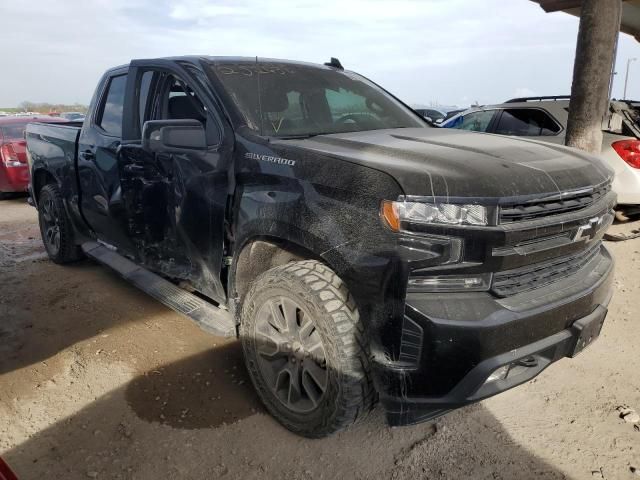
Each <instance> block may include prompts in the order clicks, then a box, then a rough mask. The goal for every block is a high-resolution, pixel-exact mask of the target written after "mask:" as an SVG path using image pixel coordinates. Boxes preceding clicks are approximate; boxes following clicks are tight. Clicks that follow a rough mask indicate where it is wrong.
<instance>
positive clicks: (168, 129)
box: [142, 120, 207, 153]
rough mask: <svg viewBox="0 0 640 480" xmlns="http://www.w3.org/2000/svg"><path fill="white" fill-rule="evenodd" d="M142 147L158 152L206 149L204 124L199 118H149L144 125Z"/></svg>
mask: <svg viewBox="0 0 640 480" xmlns="http://www.w3.org/2000/svg"><path fill="white" fill-rule="evenodd" d="M142 148H143V149H145V150H147V151H150V152H156V153H159V152H176V153H180V152H182V153H184V152H188V151H202V150H206V148H207V137H206V134H205V131H204V125H202V123H201V122H199V121H198V120H149V121H148V122H144V125H143V127H142Z"/></svg>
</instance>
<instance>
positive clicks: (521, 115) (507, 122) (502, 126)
mask: <svg viewBox="0 0 640 480" xmlns="http://www.w3.org/2000/svg"><path fill="white" fill-rule="evenodd" d="M559 131H560V127H559V126H558V124H556V123H555V122H554V121H553V120H552V119H551V117H549V115H547V114H546V113H545V112H543V111H542V110H538V109H535V108H520V109H516V108H513V109H509V110H504V111H503V112H502V115H501V116H500V120H499V121H498V126H497V127H496V131H495V133H500V134H502V135H516V136H521V137H539V136H548V135H555V134H556V133H558V132H559Z"/></svg>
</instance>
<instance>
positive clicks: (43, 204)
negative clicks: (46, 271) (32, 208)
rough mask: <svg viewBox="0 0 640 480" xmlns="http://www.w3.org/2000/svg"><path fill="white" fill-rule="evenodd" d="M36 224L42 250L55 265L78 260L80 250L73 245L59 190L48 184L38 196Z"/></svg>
mask: <svg viewBox="0 0 640 480" xmlns="http://www.w3.org/2000/svg"><path fill="white" fill-rule="evenodd" d="M38 223H39V224H40V234H41V235H42V242H43V243H44V248H45V249H46V251H47V254H48V255H49V258H50V259H51V260H52V261H54V262H55V263H59V264H65V263H71V262H75V261H78V260H80V259H81V258H82V257H83V254H82V250H81V249H80V247H79V246H77V245H76V244H75V241H74V237H73V226H72V225H71V220H69V217H68V216H67V212H66V210H65V208H64V204H63V202H62V196H61V194H60V189H59V188H58V186H57V185H54V184H49V185H45V186H44V187H42V189H41V190H40V194H39V195H38Z"/></svg>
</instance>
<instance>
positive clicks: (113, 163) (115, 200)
mask: <svg viewBox="0 0 640 480" xmlns="http://www.w3.org/2000/svg"><path fill="white" fill-rule="evenodd" d="M127 80H128V71H127V69H126V68H125V69H120V70H115V71H111V72H109V73H108V74H107V75H106V76H105V78H104V79H103V81H102V82H101V85H102V88H101V89H99V91H98V92H97V93H96V96H95V98H94V99H93V100H92V108H91V112H92V114H91V115H92V116H91V118H90V121H89V123H88V124H86V127H84V128H83V129H82V133H81V135H80V139H79V145H78V177H79V181H80V205H81V210H82V214H83V215H84V218H85V220H86V221H87V223H88V224H89V226H90V227H91V229H92V230H93V231H94V232H95V233H96V235H97V237H98V239H100V240H101V241H103V242H105V243H108V244H109V245H112V246H115V247H117V248H118V249H120V250H123V251H124V252H126V253H132V251H133V247H132V244H131V242H130V239H129V236H128V234H127V230H126V212H125V210H124V205H123V203H122V190H121V188H120V174H119V170H118V162H117V152H118V149H119V147H120V144H121V140H122V125H123V122H122V121H123V118H124V116H125V115H127V114H128V109H127V107H126V105H127V103H126V101H125V93H126V89H127Z"/></svg>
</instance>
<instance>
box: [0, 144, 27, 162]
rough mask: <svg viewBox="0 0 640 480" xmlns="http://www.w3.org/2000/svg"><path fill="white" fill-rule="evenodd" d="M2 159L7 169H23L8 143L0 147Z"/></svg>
mask: <svg viewBox="0 0 640 480" xmlns="http://www.w3.org/2000/svg"><path fill="white" fill-rule="evenodd" d="M0 157H1V158H2V163H4V164H5V165H6V166H7V167H21V166H22V165H23V164H22V162H21V161H20V160H19V159H18V155H17V154H16V152H15V150H14V149H13V146H12V145H11V144H10V143H6V144H4V145H2V147H0Z"/></svg>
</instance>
